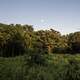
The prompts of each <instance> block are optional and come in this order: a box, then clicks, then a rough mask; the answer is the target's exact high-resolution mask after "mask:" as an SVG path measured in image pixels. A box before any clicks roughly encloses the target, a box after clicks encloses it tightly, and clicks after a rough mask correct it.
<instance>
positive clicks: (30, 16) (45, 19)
mask: <svg viewBox="0 0 80 80" xmlns="http://www.w3.org/2000/svg"><path fill="white" fill-rule="evenodd" d="M0 23H9V24H10V23H14V24H16V23H17V24H30V25H33V27H34V29H35V30H39V29H49V28H53V29H55V30H58V31H60V32H61V33H62V34H66V33H70V32H75V31H80V0H0Z"/></svg>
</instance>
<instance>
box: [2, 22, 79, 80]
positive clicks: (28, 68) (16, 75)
mask: <svg viewBox="0 0 80 80" xmlns="http://www.w3.org/2000/svg"><path fill="white" fill-rule="evenodd" d="M5 79H6V80H80V32H74V33H70V34H68V35H61V34H60V32H58V31H56V30H53V29H50V30H45V31H43V30H40V31H34V29H33V27H32V26H31V25H20V24H16V25H14V24H10V25H7V24H2V23H0V80H5Z"/></svg>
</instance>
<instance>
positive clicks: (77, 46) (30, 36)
mask: <svg viewBox="0 0 80 80" xmlns="http://www.w3.org/2000/svg"><path fill="white" fill-rule="evenodd" d="M30 53H35V54H36V53H37V54H42V55H43V54H54V53H56V54H57V53H59V54H60V53H64V54H66V53H67V54H77V53H80V31H78V32H74V33H70V34H66V35H61V33H60V32H59V31H56V30H54V29H50V30H39V31H35V30H34V29H33V26H32V25H21V24H16V25H14V24H3V23H0V56H1V57H14V56H18V55H23V54H30Z"/></svg>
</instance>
